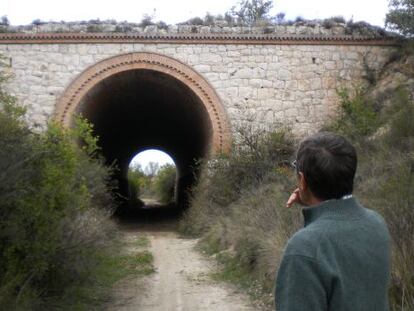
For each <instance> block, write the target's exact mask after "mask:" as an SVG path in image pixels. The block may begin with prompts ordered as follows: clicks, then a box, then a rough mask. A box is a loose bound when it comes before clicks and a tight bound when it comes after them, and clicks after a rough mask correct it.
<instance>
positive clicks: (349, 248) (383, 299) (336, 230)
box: [275, 198, 390, 311]
mask: <svg viewBox="0 0 414 311" xmlns="http://www.w3.org/2000/svg"><path fill="white" fill-rule="evenodd" d="M303 215H304V219H305V226H304V228H303V229H301V230H299V231H298V232H297V233H296V234H294V235H293V237H292V238H291V239H290V240H289V242H288V244H287V246H286V249H285V253H284V256H283V259H282V262H281V265H280V267H279V271H278V275H277V280H276V293H275V302H276V310H277V311H324V310H333V311H345V310H346V311H383V310H388V309H389V307H388V297H387V289H388V283H389V274H390V236H389V233H388V230H387V226H386V224H385V222H384V220H383V219H382V217H381V216H379V215H378V214H377V213H376V212H374V211H372V210H369V209H366V208H364V207H362V206H361V205H359V204H358V202H357V201H356V200H355V199H354V198H349V199H344V200H330V201H325V202H322V203H321V204H319V205H317V206H314V207H309V208H305V209H304V210H303Z"/></svg>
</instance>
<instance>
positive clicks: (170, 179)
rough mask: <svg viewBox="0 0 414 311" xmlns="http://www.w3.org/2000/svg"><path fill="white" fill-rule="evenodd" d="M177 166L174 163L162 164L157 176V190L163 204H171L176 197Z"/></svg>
mask: <svg viewBox="0 0 414 311" xmlns="http://www.w3.org/2000/svg"><path fill="white" fill-rule="evenodd" d="M176 175H177V174H176V168H175V166H174V165H172V164H165V165H163V166H161V168H160V169H159V171H158V173H157V175H156V176H155V181H154V183H155V191H156V194H157V197H158V198H159V200H160V203H162V204H169V203H172V202H173V201H174V198H175V196H174V195H175V182H176Z"/></svg>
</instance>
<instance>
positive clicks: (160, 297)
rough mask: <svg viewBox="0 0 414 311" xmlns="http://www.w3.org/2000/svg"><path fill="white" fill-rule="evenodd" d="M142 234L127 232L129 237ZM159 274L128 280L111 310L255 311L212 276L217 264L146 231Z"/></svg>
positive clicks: (169, 235)
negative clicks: (214, 280)
mask: <svg viewBox="0 0 414 311" xmlns="http://www.w3.org/2000/svg"><path fill="white" fill-rule="evenodd" d="M142 234H143V233H142V232H140V233H137V232H128V233H127V238H128V239H133V238H134V235H135V236H138V235H142ZM145 234H146V235H147V236H148V238H149V240H150V242H151V247H150V251H151V253H152V254H153V256H154V266H155V270H156V272H155V273H153V274H152V275H150V276H148V277H146V278H144V279H139V278H137V279H132V280H131V279H130V280H125V281H124V282H121V284H119V286H118V288H117V289H116V292H115V297H116V300H117V302H115V304H114V305H112V307H111V308H108V310H122V311H127V310H131V311H132V310H140V311H141V310H142V311H156V310H157V311H203V310H209V311H211V310H215V311H233V310H234V311H236V310H237V311H253V310H257V308H254V307H252V306H251V305H250V303H249V300H248V298H247V297H246V296H244V295H243V294H241V293H239V292H238V291H237V290H235V289H234V288H231V286H229V285H227V284H217V283H214V282H213V281H212V280H211V279H210V277H209V275H210V273H211V272H212V271H214V269H215V264H214V263H213V262H212V261H210V260H207V259H206V258H204V257H203V256H202V255H201V254H199V253H198V252H197V251H196V250H194V246H195V244H196V240H194V239H182V238H179V237H178V235H177V234H175V233H173V232H169V231H164V232H146V233H145Z"/></svg>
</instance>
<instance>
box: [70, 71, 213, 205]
mask: <svg viewBox="0 0 414 311" xmlns="http://www.w3.org/2000/svg"><path fill="white" fill-rule="evenodd" d="M78 107H79V110H78V113H81V114H82V115H83V116H84V117H85V118H87V119H88V120H89V121H90V122H92V123H93V125H94V132H95V134H96V135H98V136H99V145H100V147H101V148H102V154H103V156H104V157H105V159H106V162H107V163H108V164H111V163H113V162H115V163H116V164H117V166H118V168H119V170H118V172H117V173H116V176H115V178H116V179H117V181H118V184H119V192H120V195H121V196H123V197H125V198H128V196H129V194H128V181H127V172H128V166H129V164H130V162H131V160H132V158H133V157H134V156H135V155H136V154H137V153H139V152H141V151H144V150H147V149H159V150H161V151H164V152H166V153H167V154H169V155H170V156H171V157H172V158H173V159H174V162H175V164H176V167H177V173H178V174H177V185H176V203H177V206H180V207H185V206H187V203H188V191H189V189H191V187H192V185H193V184H194V182H195V178H196V176H197V174H198V167H197V162H198V160H200V159H202V158H204V157H205V156H206V155H207V153H208V152H209V149H210V144H211V138H212V125H211V121H210V117H209V115H208V113H207V111H206V109H205V107H204V106H203V104H202V102H201V101H200V99H199V98H198V97H197V96H196V94H194V92H193V91H192V90H191V89H190V88H189V87H188V86H186V85H185V84H184V83H182V82H181V81H179V80H177V79H175V78H173V77H171V76H168V75H166V74H164V73H161V72H158V71H153V70H144V69H139V70H130V71H125V72H121V73H118V74H115V75H112V76H110V77H108V78H106V79H104V80H103V81H101V82H100V83H99V84H97V85H96V86H94V87H93V88H92V89H91V90H90V91H89V92H88V93H87V94H86V95H85V96H84V98H83V99H82V101H81V103H80V105H79V106H78Z"/></svg>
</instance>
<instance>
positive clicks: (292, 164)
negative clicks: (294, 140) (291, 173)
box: [290, 160, 298, 172]
mask: <svg viewBox="0 0 414 311" xmlns="http://www.w3.org/2000/svg"><path fill="white" fill-rule="evenodd" d="M290 166H291V167H292V168H293V169H294V170H295V171H296V172H297V171H298V162H297V161H296V160H294V161H292V162H291V163H290Z"/></svg>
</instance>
